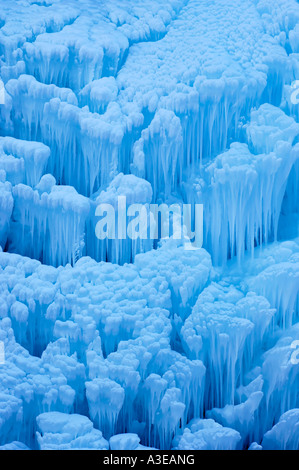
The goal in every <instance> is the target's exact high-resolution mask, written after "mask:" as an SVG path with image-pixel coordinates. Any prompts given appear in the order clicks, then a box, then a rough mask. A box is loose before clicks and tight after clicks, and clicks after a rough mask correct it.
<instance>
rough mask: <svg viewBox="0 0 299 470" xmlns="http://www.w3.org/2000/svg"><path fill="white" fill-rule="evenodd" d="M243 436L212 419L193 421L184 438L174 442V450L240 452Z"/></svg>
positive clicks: (181, 437)
mask: <svg viewBox="0 0 299 470" xmlns="http://www.w3.org/2000/svg"><path fill="white" fill-rule="evenodd" d="M240 444H241V436H240V434H239V433H238V432H237V431H235V430H234V429H230V428H224V427H223V426H221V425H220V424H218V423H216V422H215V421H213V420H212V419H198V420H193V421H191V423H189V425H188V426H187V427H186V428H185V429H184V433H183V435H182V436H177V437H176V438H175V439H174V441H173V450H238V449H239V448H240Z"/></svg>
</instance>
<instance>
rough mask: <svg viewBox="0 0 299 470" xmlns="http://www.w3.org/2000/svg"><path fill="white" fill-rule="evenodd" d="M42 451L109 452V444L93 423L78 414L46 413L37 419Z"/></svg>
mask: <svg viewBox="0 0 299 470" xmlns="http://www.w3.org/2000/svg"><path fill="white" fill-rule="evenodd" d="M36 422H37V426H38V432H37V441H38V444H39V447H40V450H82V449H91V450H92V449H94V450H107V449H109V444H108V442H107V441H106V440H105V439H104V438H103V435H102V433H101V431H98V430H97V429H94V427H93V424H92V422H91V421H90V420H89V419H88V418H87V417H86V416H81V415H77V414H73V415H67V414H64V413H58V412H52V413H44V414H41V415H39V416H38V417H37V418H36Z"/></svg>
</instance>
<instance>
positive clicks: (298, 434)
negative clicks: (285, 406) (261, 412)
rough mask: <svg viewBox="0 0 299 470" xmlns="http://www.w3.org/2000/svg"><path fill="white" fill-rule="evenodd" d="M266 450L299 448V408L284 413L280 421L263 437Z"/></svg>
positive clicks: (263, 445)
mask: <svg viewBox="0 0 299 470" xmlns="http://www.w3.org/2000/svg"><path fill="white" fill-rule="evenodd" d="M262 447H263V449H264V450H294V449H298V448H299V409H298V408H296V409H293V410H290V411H288V412H287V413H285V414H283V415H282V416H281V418H280V420H279V422H278V423H277V424H276V425H275V426H274V427H273V428H272V429H271V431H268V432H267V433H266V434H265V436H264V439H263V442H262Z"/></svg>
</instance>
